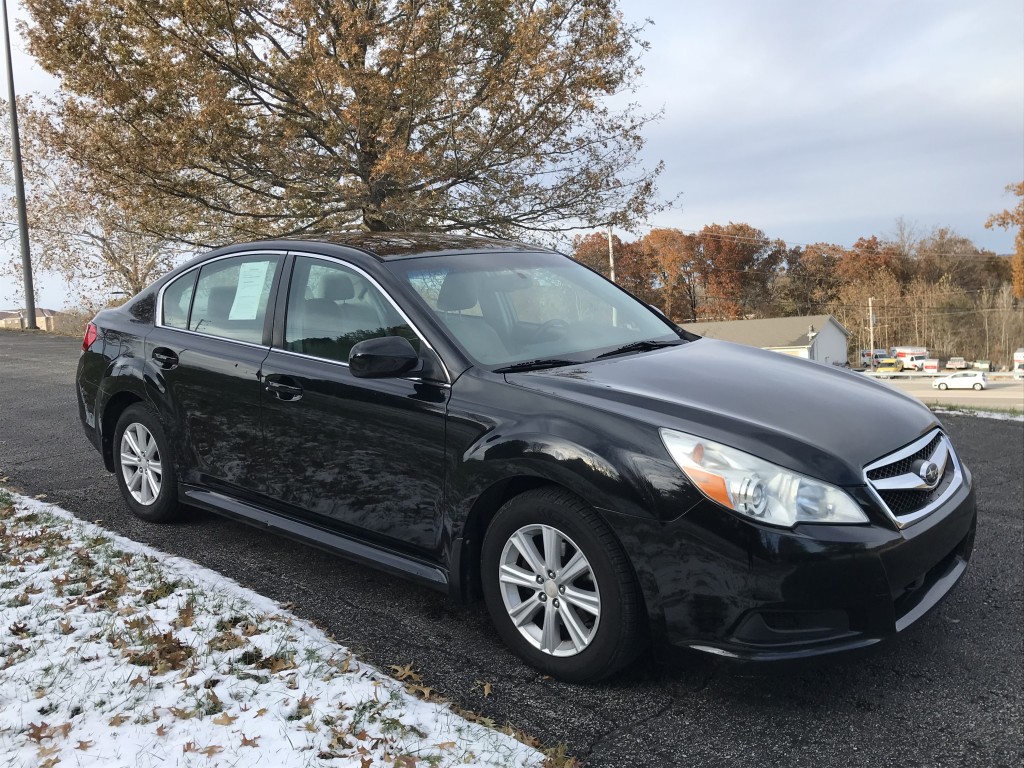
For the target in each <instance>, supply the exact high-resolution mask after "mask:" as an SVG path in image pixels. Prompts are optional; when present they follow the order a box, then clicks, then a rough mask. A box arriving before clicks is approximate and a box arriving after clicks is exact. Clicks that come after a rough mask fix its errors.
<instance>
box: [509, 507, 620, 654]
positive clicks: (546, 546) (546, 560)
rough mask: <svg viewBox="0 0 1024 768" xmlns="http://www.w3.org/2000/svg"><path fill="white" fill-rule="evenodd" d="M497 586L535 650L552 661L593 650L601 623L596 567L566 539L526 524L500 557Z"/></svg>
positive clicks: (556, 532) (550, 529)
mask: <svg viewBox="0 0 1024 768" xmlns="http://www.w3.org/2000/svg"><path fill="white" fill-rule="evenodd" d="M498 582H499V586H500V591H501V598H502V601H503V602H504V604H505V610H506V611H507V612H508V615H509V618H510V619H511V620H512V623H513V624H514V625H515V627H516V629H517V630H519V633H520V634H521V635H522V636H523V637H524V638H525V639H526V641H527V642H528V643H530V645H532V646H533V647H534V648H537V649H538V650H540V651H541V652H543V653H547V654H551V655H552V656H575V655H577V654H579V653H581V652H583V651H584V650H586V648H587V646H589V645H590V642H591V641H592V640H593V639H594V636H595V635H596V633H597V628H598V624H599V623H600V620H601V593H600V590H599V589H598V585H597V580H596V578H595V577H594V571H593V568H592V567H591V565H590V561H589V560H587V558H586V556H585V555H584V554H583V551H582V550H581V549H580V548H579V547H578V546H576V544H575V542H573V540H572V539H570V538H569V537H568V536H567V535H565V534H564V533H562V532H561V531H559V530H558V529H557V528H554V527H552V526H550V525H539V524H537V525H527V526H524V527H522V528H520V529H519V530H517V531H516V532H515V533H513V534H512V535H511V536H510V537H509V539H508V541H506V542H505V546H504V548H503V549H502V552H501V560H500V564H499V566H498Z"/></svg>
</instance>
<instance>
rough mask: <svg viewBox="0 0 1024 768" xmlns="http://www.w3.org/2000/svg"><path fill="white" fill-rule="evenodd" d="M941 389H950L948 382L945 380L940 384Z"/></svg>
mask: <svg viewBox="0 0 1024 768" xmlns="http://www.w3.org/2000/svg"><path fill="white" fill-rule="evenodd" d="M939 389H941V390H943V391H945V390H947V389H949V385H948V384H946V383H945V382H943V383H941V384H939Z"/></svg>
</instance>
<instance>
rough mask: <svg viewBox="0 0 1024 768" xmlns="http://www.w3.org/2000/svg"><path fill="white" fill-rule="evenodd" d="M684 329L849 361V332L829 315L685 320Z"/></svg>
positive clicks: (805, 355) (828, 360)
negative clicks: (712, 320) (708, 320)
mask: <svg viewBox="0 0 1024 768" xmlns="http://www.w3.org/2000/svg"><path fill="white" fill-rule="evenodd" d="M683 328H685V329H686V330H688V331H690V332H691V333H696V334H698V335H700V336H707V337H708V338H711V339H721V340H722V341H734V342H736V343H738V344H748V345H750V346H752V347H760V348H761V349H769V350H771V351H772V352H781V353H782V354H784V355H792V356H793V357H802V358H804V359H805V360H813V361H814V362H816V363H824V364H826V365H844V364H845V363H846V362H847V361H848V360H849V351H848V349H847V346H848V342H849V338H850V332H849V331H848V330H846V328H844V327H843V325H842V323H840V322H839V321H838V320H836V319H835V318H834V317H832V315H809V316H805V317H768V318H764V319H762V320H723V321H720V322H716V323H686V324H685V325H683Z"/></svg>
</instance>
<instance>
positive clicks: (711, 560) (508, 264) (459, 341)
mask: <svg viewBox="0 0 1024 768" xmlns="http://www.w3.org/2000/svg"><path fill="white" fill-rule="evenodd" d="M736 370H743V371H747V372H749V375H745V376H742V377H737V376H735V375H733V374H729V373H725V372H728V371H736ZM77 384H78V387H77V392H78V405H79V410H80V415H81V419H82V423H83V425H84V427H85V430H86V433H87V435H88V436H89V438H90V439H91V441H92V442H93V444H94V445H95V447H96V448H97V449H98V450H99V451H100V453H101V454H102V456H103V460H104V462H105V463H106V466H107V467H108V469H110V470H111V471H113V472H115V474H116V477H117V480H118V484H119V486H120V488H121V491H122V494H123V496H124V498H125V501H126V504H127V505H128V506H129V508H130V509H131V510H132V511H133V512H134V513H135V514H137V515H139V516H140V517H142V518H144V519H147V520H151V521H154V522H157V521H163V520H168V519H171V518H172V517H173V516H174V514H175V512H176V510H177V507H178V505H179V504H180V503H187V504H192V505H195V506H198V507H201V508H204V509H207V510H211V511H215V512H218V513H221V514H225V515H228V516H231V517H234V518H236V519H239V520H242V521H245V522H248V523H253V524H258V525H261V526H267V527H269V528H270V529H272V530H275V531H277V532H279V533H281V534H283V535H287V536H290V537H294V538H297V539H301V540H303V541H306V542H310V543H312V544H314V545H316V546H320V547H323V548H326V549H328V550H331V551H333V552H337V553H339V554H341V555H344V556H346V557H348V558H351V559H354V560H357V561H360V562H363V563H366V564H370V565H373V566H376V567H379V568H383V569H385V570H387V571H390V572H392V573H398V574H401V575H403V576H406V577H409V578H412V579H415V580H417V581H420V582H422V583H425V584H428V585H430V586H432V587H434V588H436V589H439V590H442V591H444V592H447V593H448V594H450V595H451V596H452V597H453V598H454V599H458V600H472V599H474V598H476V597H477V596H480V595H482V596H483V598H484V602H485V604H486V607H487V609H488V611H489V612H490V614H491V617H492V619H493V621H494V624H495V627H496V628H497V630H498V632H499V634H500V635H501V637H502V638H503V639H504V641H505V642H506V643H508V644H509V645H510V647H512V648H513V649H514V650H515V651H516V652H517V653H519V654H520V655H521V656H522V657H523V658H525V659H527V660H528V661H529V662H530V663H532V664H534V665H536V666H537V667H538V668H540V669H542V670H544V671H546V672H548V673H550V674H553V675H557V676H559V677H562V678H564V679H568V680H584V679H592V678H597V677H601V676H604V675H608V674H611V673H612V672H614V671H615V670H617V669H620V668H622V667H623V666H625V665H627V664H628V663H629V662H630V661H631V660H632V659H634V658H635V657H636V656H637V654H639V653H640V652H641V651H642V649H643V648H644V647H645V646H646V645H647V644H648V643H653V644H654V646H655V647H657V648H663V647H666V646H680V647H685V648H690V649H696V650H699V651H703V652H706V653H710V654H714V655H716V656H719V657H730V658H738V659H746V660H753V661H774V660H779V659H801V658H806V657H810V656H817V655H821V654H828V653H834V652H840V651H847V650H851V649H856V648H863V647H866V646H871V645H874V644H876V643H878V642H879V641H880V640H882V639H884V638H887V637H890V636H892V635H895V634H897V633H898V632H899V631H901V630H902V629H904V628H906V627H907V626H909V625H910V624H912V623H913V622H915V621H916V620H917V619H918V618H920V617H921V616H922V615H923V614H924V613H925V612H927V611H928V610H929V609H930V608H932V607H933V606H934V605H936V604H937V603H938V601H939V600H941V599H942V598H943V596H945V595H946V594H947V593H948V591H949V590H950V589H951V588H952V587H953V585H954V584H955V583H956V582H957V580H958V579H959V578H960V577H961V575H962V574H963V573H964V570H965V568H966V566H967V562H968V559H969V557H970V555H971V551H972V547H973V541H974V530H975V500H974V498H975V497H974V490H973V487H972V478H971V474H970V472H969V471H968V469H967V467H965V466H964V465H963V464H962V463H961V462H960V461H959V458H958V457H957V455H956V452H955V450H954V449H953V446H952V444H951V442H950V440H949V438H948V436H947V435H946V434H945V431H944V430H943V428H942V425H941V424H940V423H939V422H938V421H937V420H936V417H935V416H934V414H932V413H931V412H930V411H928V409H926V408H925V407H923V406H921V405H920V404H918V403H916V402H915V401H913V400H911V399H909V398H907V397H905V396H903V395H902V394H899V393H897V392H894V391H891V390H890V389H889V388H887V387H885V386H884V385H882V384H880V383H878V382H875V381H872V380H870V379H866V378H864V377H861V376H859V375H857V374H853V373H850V372H847V371H843V370H840V369H837V368H832V367H823V366H818V365H814V364H811V363H806V362H804V361H799V360H794V359H792V358H787V357H784V356H780V355H776V354H774V353H770V352H763V351H761V350H756V349H752V348H749V347H742V346H737V345H732V344H728V343H725V342H720V341H715V340H712V339H704V338H700V337H697V336H694V335H692V334H689V333H687V332H685V331H683V330H681V329H680V328H678V327H677V326H675V325H674V324H672V323H671V322H670V321H668V320H667V319H666V318H665V317H664V316H663V315H661V314H660V313H659V312H657V311H655V310H654V309H652V308H651V307H648V306H646V305H645V304H643V303H642V302H639V301H637V300H636V299H635V298H633V297H632V296H630V295H629V294H628V293H626V292H624V291H622V290H621V289H620V288H618V286H616V285H614V284H612V283H610V282H608V281H607V280H605V279H604V278H602V277H601V276H600V275H598V274H596V273H594V272H592V271H590V270H588V269H587V268H585V267H583V266H581V265H579V264H577V263H576V262H573V261H572V260H571V259H568V258H566V257H564V256H562V255H560V254H557V253H554V252H551V251H545V250H543V249H538V248H536V247H533V246H528V245H523V244H520V243H511V242H506V241H495V240H487V239H482V238H458V237H447V236H439V235H422V236H415V235H362V236H359V235H351V236H346V237H339V238H335V239H333V240H331V239H325V240H320V241H312V240H307V241H298V240H277V241H269V242H259V243H246V244H240V245H236V246H231V247H228V248H224V249H220V250H218V251H214V252H212V253H209V254H205V255H203V256H200V257H198V258H197V259H195V260H193V261H191V262H189V263H188V264H185V265H183V266H181V267H179V268H178V269H176V270H174V271H173V272H171V273H170V274H168V275H167V276H165V277H164V278H161V279H160V280H158V281H157V282H156V283H155V284H154V285H152V286H151V287H149V288H147V289H146V290H145V291H143V292H142V293H141V294H139V295H138V296H136V297H135V298H133V299H132V300H130V301H129V302H128V303H127V304H126V305H125V306H123V307H121V308H119V309H114V310H105V311H103V312H101V313H100V314H99V315H97V317H96V318H95V319H94V321H93V323H92V324H90V326H89V331H88V334H87V337H86V340H85V342H84V343H83V354H82V358H81V361H80V364H79V370H78V381H77ZM864 414H871V416H872V419H875V420H881V421H882V422H884V423H885V424H886V428H885V429H884V430H877V429H864V422H863V419H864Z"/></svg>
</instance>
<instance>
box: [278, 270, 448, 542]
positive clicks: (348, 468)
mask: <svg viewBox="0 0 1024 768" xmlns="http://www.w3.org/2000/svg"><path fill="white" fill-rule="evenodd" d="M293 258H294V264H293V266H292V267H291V270H290V271H291V275H290V284H289V287H288V290H287V313H286V315H285V316H284V320H283V322H281V321H280V320H279V322H278V329H279V330H278V334H279V335H280V337H281V338H280V339H279V340H278V341H279V343H276V344H275V345H274V347H273V348H272V349H271V350H270V353H269V354H268V356H267V359H266V361H265V362H264V364H263V372H264V386H265V388H266V391H265V393H264V397H263V434H264V445H265V450H266V459H267V476H268V488H267V493H268V494H269V496H270V497H272V499H273V500H274V502H275V503H276V504H278V505H279V506H280V507H281V508H282V510H284V511H286V512H287V513H289V514H291V515H294V516H298V517H303V518H306V519H307V520H310V521H313V522H315V523H317V524H319V525H324V526H327V527H331V528H335V529H338V530H341V531H343V532H348V533H352V534H356V535H359V536H361V537H365V538H368V539H371V540H375V541H377V543H379V544H381V545H384V546H387V547H390V548H394V549H399V550H405V551H407V552H408V553H410V554H417V555H426V556H430V557H432V558H437V559H440V557H441V550H442V549H443V547H444V536H445V532H444V530H443V524H442V520H443V519H444V515H443V509H442V500H443V493H442V491H443V487H444V431H445V408H446V404H447V400H448V394H449V386H448V385H447V384H443V383H435V382H429V381H422V380H420V379H418V378H415V377H409V378H394V379H359V378H356V377H355V376H353V375H352V374H351V372H350V371H349V366H348V355H349V350H350V349H351V348H352V345H353V344H356V343H358V342H359V341H363V340H365V339H369V338H375V337H378V336H395V335H401V336H404V337H406V338H407V339H409V340H410V342H412V344H413V346H414V347H416V348H417V349H419V348H420V346H421V345H422V344H424V343H425V342H424V340H423V338H422V337H421V336H420V335H419V334H418V333H417V332H416V330H414V329H413V327H412V325H411V323H410V322H409V320H408V319H407V318H406V316H405V315H404V314H403V313H402V312H401V311H400V310H399V308H398V305H397V304H396V303H395V302H394V301H392V300H391V299H390V298H389V296H388V294H387V293H386V291H385V290H384V289H383V288H382V287H381V286H380V284H378V283H377V282H376V281H375V280H374V279H372V278H371V277H370V276H369V275H368V274H367V273H366V272H364V271H363V270H361V269H360V268H358V267H357V266H355V265H353V264H348V263H344V262H341V261H339V260H336V259H328V258H321V257H316V256H307V255H296V256H294V257H293ZM278 301H279V304H280V303H282V300H281V299H279V300H278Z"/></svg>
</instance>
